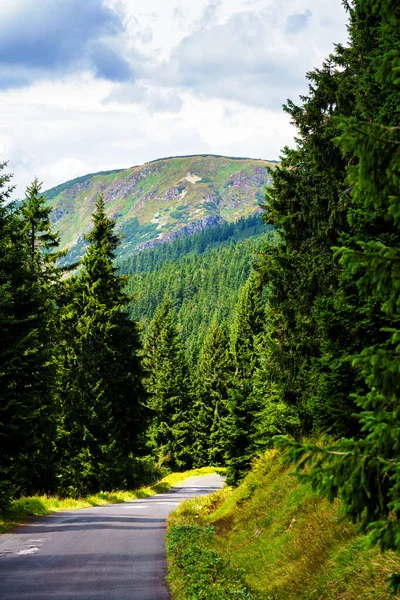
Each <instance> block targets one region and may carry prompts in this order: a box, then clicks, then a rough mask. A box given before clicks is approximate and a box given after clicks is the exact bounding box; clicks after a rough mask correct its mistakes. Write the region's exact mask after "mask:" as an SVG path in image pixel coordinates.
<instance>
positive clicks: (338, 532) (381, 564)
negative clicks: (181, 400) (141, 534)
mask: <svg viewBox="0 0 400 600" xmlns="http://www.w3.org/2000/svg"><path fill="white" fill-rule="evenodd" d="M340 508H341V506H340V502H339V501H336V502H334V503H332V504H330V503H329V502H328V501H327V500H325V499H323V498H320V497H318V496H317V495H316V494H315V493H314V492H313V491H312V490H311V488H310V487H309V486H308V485H303V484H300V483H298V482H297V480H296V478H295V477H293V475H292V469H288V468H287V467H285V466H284V465H283V464H282V461H281V458H280V455H279V453H278V452H277V451H275V450H272V451H268V452H267V453H266V454H264V455H263V456H262V457H261V458H260V459H258V460H257V461H256V462H255V463H254V466H253V469H252V471H251V472H250V473H249V475H248V476H247V477H246V479H245V480H244V482H243V483H242V484H241V485H240V486H239V487H237V488H236V489H233V490H232V489H229V488H225V489H223V490H221V491H220V492H217V493H216V494H214V495H212V496H209V497H205V498H196V499H193V500H190V501H186V502H184V503H183V504H181V505H180V507H179V508H178V509H177V511H175V512H174V513H172V515H170V518H169V522H168V530H169V533H168V543H167V549H168V562H169V582H170V586H171V591H172V594H173V598H174V600H204V599H207V600H208V599H209V598H212V599H213V600H214V599H215V600H220V599H221V600H222V599H225V598H236V597H238V598H242V597H243V598H249V599H250V598H257V599H263V600H337V599H339V598H340V600H395V599H397V600H399V596H393V595H391V593H390V592H389V591H388V588H387V578H388V577H389V575H390V574H392V573H394V572H397V573H399V572H400V556H399V555H396V554H394V553H392V552H387V553H385V554H384V555H382V554H381V553H380V552H379V550H378V549H377V548H371V547H370V545H369V540H368V537H366V536H365V535H362V534H361V533H360V532H359V530H358V528H357V526H356V525H354V524H352V523H350V522H348V521H345V520H343V518H342V517H341V512H340ZM198 529H200V530H203V529H204V531H205V532H206V533H204V538H205V539H207V549H206V550H207V551H206V552H204V553H203V552H200V550H199V548H200V547H201V546H202V545H204V544H203V542H202V537H201V536H202V534H201V533H196V532H197V530H198ZM176 540H178V541H176ZM179 540H181V541H179ZM184 544H186V548H185V546H184ZM209 553H211V554H212V556H213V557H214V558H213V559H212V562H211V563H210V560H211V559H210V558H209ZM190 554H192V556H193V560H192V562H190V560H189V559H187V558H186V555H189V556H190ZM207 565H208V566H207ZM207 569H208V571H209V573H208V575H207V576H205V574H204V573H205V571H206V570H207ZM235 573H236V574H237V577H238V578H239V581H240V582H241V585H242V586H243V589H245V590H246V593H247V594H248V596H245V595H244V596H243V595H242V596H241V595H235V594H234V593H232V592H231V591H229V590H230V587H229V586H231V583H232V581H234V580H235V575H234V574H235ZM196 582H197V583H198V587H197V588H196ZM224 582H225V583H224ZM207 586H208V587H207ZM235 589H236V588H235ZM238 589H241V588H238ZM202 590H207V593H203V592H202ZM211 590H218V593H217V592H215V594H216V595H211ZM228 591H229V593H228ZM202 593H203V595H201V594H202ZM213 593H214V592H213ZM241 593H244V592H241ZM196 594H197V595H196ZM218 594H219V595H218ZM229 594H230V595H229Z"/></svg>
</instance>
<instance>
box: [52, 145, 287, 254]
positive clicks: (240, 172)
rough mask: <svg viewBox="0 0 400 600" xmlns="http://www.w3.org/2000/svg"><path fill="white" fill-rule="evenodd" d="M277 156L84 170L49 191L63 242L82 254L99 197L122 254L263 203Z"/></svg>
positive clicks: (166, 161)
mask: <svg viewBox="0 0 400 600" xmlns="http://www.w3.org/2000/svg"><path fill="white" fill-rule="evenodd" d="M267 166H269V167H272V168H273V167H274V166H276V163H273V162H270V161H265V160H255V159H244V158H243V159H234V158H227V157H223V156H188V157H177V158H167V159H161V160H157V161H154V162H151V163H146V164H144V165H142V166H139V167H132V168H130V169H124V170H119V171H111V172H106V173H97V174H93V175H87V176H85V177H80V178H79V179H78V180H74V181H70V182H67V183H66V184H63V185H60V186H58V187H57V188H54V189H52V190H49V191H48V192H46V195H47V197H48V203H49V205H50V206H52V207H53V213H52V221H53V223H54V228H55V229H58V230H59V231H60V233H61V244H62V247H63V248H67V247H68V248H70V252H71V255H73V256H74V258H76V257H77V256H79V254H81V253H82V252H83V245H82V235H83V234H84V233H85V232H86V231H88V230H89V229H90V227H91V213H92V212H93V209H94V203H95V201H96V198H97V196H98V195H99V194H100V193H101V194H103V196H104V200H105V204H106V210H107V213H108V215H109V216H110V217H111V218H114V219H115V221H116V228H117V230H118V231H119V232H120V233H121V234H122V235H123V236H124V241H123V244H122V246H121V249H120V254H121V255H123V256H127V255H129V254H131V253H132V252H134V251H137V250H141V249H144V248H151V247H154V246H158V245H160V244H162V243H164V242H169V241H171V240H174V239H176V238H178V237H183V236H187V235H190V234H192V233H195V232H197V231H200V230H201V229H204V228H206V227H213V226H215V225H218V224H221V223H223V222H232V221H236V220H237V219H239V218H240V217H247V216H249V215H251V214H254V212H256V211H257V210H258V209H259V203H260V202H262V201H263V198H264V193H265V187H266V185H268V184H269V183H270V175H269V173H268V171H267V169H266V167H267Z"/></svg>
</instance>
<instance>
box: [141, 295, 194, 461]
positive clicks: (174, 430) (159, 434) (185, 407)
mask: <svg viewBox="0 0 400 600" xmlns="http://www.w3.org/2000/svg"><path fill="white" fill-rule="evenodd" d="M143 367H144V370H145V376H146V377H145V387H146V391H147V393H148V395H149V407H150V409H151V411H152V421H151V425H150V428H149V434H148V437H149V447H150V448H151V451H152V453H153V454H154V456H155V457H157V459H158V461H159V463H160V464H165V465H167V466H169V467H171V468H173V469H178V470H181V469H184V468H188V467H190V466H191V465H192V460H193V458H192V453H191V438H192V431H191V423H190V422H191V410H192V406H191V404H192V396H191V393H190V381H189V372H188V367H187V364H186V358H185V354H184V349H183V343H182V341H181V339H180V336H179V334H178V331H177V327H176V317H175V315H174V312H173V310H172V304H171V300H170V299H169V298H168V297H166V298H165V299H164V301H163V302H162V303H161V304H160V305H159V306H158V307H157V310H156V311H155V313H154V317H153V319H152V321H151V323H150V325H149V328H148V332H147V335H146V337H145V341H144V350H143Z"/></svg>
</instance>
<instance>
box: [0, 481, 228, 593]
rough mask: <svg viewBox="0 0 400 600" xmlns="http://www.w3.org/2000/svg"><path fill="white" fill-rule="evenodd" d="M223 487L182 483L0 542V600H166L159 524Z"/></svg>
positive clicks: (70, 514)
mask: <svg viewBox="0 0 400 600" xmlns="http://www.w3.org/2000/svg"><path fill="white" fill-rule="evenodd" d="M222 486H223V480H222V479H221V477H219V476H218V475H210V476H206V477H196V478H192V479H187V480H186V481H185V482H183V483H182V484H180V485H179V486H178V487H175V488H173V489H172V490H171V491H170V492H168V493H166V494H158V495H157V496H152V497H151V498H146V499H144V500H134V501H133V502H126V503H124V504H111V505H108V506H99V507H93V508H85V509H82V510H73V511H65V512H59V513H54V514H52V515H49V516H48V517H42V518H40V519H34V520H33V521H32V522H31V523H29V524H28V525H24V526H21V527H17V528H16V529H14V530H13V531H12V532H10V533H7V534H4V535H2V536H0V598H1V600H72V599H73V600H128V599H129V600H168V598H169V593H168V589H167V585H166V582H165V576H166V559H165V540H164V537H165V519H166V517H167V515H168V513H169V512H170V511H172V510H174V509H175V508H176V507H177V505H178V504H179V502H181V501H182V500H184V499H186V498H191V497H193V496H200V495H201V496H203V495H205V494H210V493H212V492H214V491H215V490H217V489H219V488H221V487H222Z"/></svg>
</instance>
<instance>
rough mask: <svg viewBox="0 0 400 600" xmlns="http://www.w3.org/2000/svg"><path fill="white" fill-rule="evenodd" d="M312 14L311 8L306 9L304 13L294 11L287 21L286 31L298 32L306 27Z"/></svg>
mask: <svg viewBox="0 0 400 600" xmlns="http://www.w3.org/2000/svg"><path fill="white" fill-rule="evenodd" d="M311 16H312V12H311V10H306V11H305V12H304V13H293V14H292V15H289V17H288V18H287V21H286V33H298V32H299V31H302V29H305V28H306V27H307V25H308V21H309V19H310V17H311Z"/></svg>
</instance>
